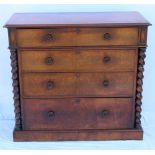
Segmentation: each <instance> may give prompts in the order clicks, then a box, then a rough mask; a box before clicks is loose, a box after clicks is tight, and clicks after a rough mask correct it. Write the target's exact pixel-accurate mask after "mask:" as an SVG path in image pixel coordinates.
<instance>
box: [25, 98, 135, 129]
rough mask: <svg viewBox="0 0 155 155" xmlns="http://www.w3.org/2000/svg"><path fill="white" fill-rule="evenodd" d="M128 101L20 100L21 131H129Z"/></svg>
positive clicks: (130, 124)
mask: <svg viewBox="0 0 155 155" xmlns="http://www.w3.org/2000/svg"><path fill="white" fill-rule="evenodd" d="M132 102H133V100H132V99H131V98H129V99H125V98H121V99H112V98H111V99H97V98H93V99H84V98H81V99H65V100H64V99H52V100H38V99H33V100H30V99H24V100H23V105H24V119H23V121H24V122H23V129H24V130H52V129H55V130H67V129H77V130H78V129H129V128H133V126H134V120H132V115H133V112H132V106H133V104H132ZM124 109H126V110H124ZM122 116H123V117H122Z"/></svg>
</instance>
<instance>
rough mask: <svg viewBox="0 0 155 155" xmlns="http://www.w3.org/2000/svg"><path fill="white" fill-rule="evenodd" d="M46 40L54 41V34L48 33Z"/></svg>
mask: <svg viewBox="0 0 155 155" xmlns="http://www.w3.org/2000/svg"><path fill="white" fill-rule="evenodd" d="M45 40H46V41H53V40H54V36H53V34H52V33H48V34H47V35H46V36H45Z"/></svg>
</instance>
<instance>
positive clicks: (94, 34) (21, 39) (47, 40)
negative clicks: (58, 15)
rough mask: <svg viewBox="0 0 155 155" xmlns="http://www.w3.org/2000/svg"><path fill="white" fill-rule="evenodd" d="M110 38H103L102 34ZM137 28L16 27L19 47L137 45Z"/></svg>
mask: <svg viewBox="0 0 155 155" xmlns="http://www.w3.org/2000/svg"><path fill="white" fill-rule="evenodd" d="M105 34H109V35H110V38H107V39H105V38H104V35H105ZM137 40H138V28H136V27H133V28H126V27H122V28H80V29H79V30H78V31H77V29H76V28H58V29H17V44H18V46H19V47H44V48H45V47H52V46H91V45H93V46H100V45H137V44H138V42H137Z"/></svg>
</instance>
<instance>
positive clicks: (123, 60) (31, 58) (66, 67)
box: [19, 48, 137, 72]
mask: <svg viewBox="0 0 155 155" xmlns="http://www.w3.org/2000/svg"><path fill="white" fill-rule="evenodd" d="M127 60H130V61H127ZM19 63H20V65H21V70H22V72H103V71H104V72H105V71H106V72H111V71H112V72H117V71H134V70H135V66H136V65H137V50H136V49H103V48H101V49H96V48H94V49H93V48H85V49H83V48H75V49H72V48H67V49H53V50H29V51H28V50H20V51H19Z"/></svg>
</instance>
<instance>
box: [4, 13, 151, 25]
mask: <svg viewBox="0 0 155 155" xmlns="http://www.w3.org/2000/svg"><path fill="white" fill-rule="evenodd" d="M139 25H141V26H144V25H145V26H147V25H150V23H149V22H148V21H147V20H146V19H145V18H144V17H143V16H142V15H141V14H139V13H138V12H85V13H84V12H79V13H76V12H70V13H17V14H14V15H13V16H12V17H11V18H10V20H9V21H8V22H7V23H6V25H5V27H18V28H22V27H63V26H82V27H84V26H86V27H93V26H95V27H100V26H101V27H103V26H139Z"/></svg>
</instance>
